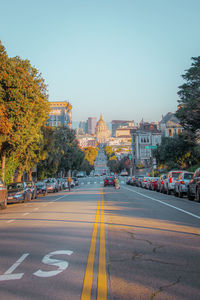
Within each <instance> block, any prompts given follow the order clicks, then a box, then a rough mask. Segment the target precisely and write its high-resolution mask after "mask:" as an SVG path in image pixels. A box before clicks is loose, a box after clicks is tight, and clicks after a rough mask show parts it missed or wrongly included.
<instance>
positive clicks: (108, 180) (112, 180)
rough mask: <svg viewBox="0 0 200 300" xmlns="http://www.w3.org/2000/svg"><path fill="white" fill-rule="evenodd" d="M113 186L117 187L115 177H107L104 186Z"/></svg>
mask: <svg viewBox="0 0 200 300" xmlns="http://www.w3.org/2000/svg"><path fill="white" fill-rule="evenodd" d="M108 185H112V186H115V178H114V177H106V178H105V179H104V186H108Z"/></svg>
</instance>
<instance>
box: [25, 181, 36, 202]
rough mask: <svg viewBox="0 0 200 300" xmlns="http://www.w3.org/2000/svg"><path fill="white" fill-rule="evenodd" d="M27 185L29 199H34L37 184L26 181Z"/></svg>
mask: <svg viewBox="0 0 200 300" xmlns="http://www.w3.org/2000/svg"><path fill="white" fill-rule="evenodd" d="M26 184H27V186H28V187H29V189H30V192H31V199H36V198H37V186H36V185H35V183H34V182H33V181H26Z"/></svg>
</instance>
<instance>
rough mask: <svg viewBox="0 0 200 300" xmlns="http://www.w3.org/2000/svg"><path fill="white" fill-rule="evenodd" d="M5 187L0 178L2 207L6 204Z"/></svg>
mask: <svg viewBox="0 0 200 300" xmlns="http://www.w3.org/2000/svg"><path fill="white" fill-rule="evenodd" d="M7 196H8V193H7V188H6V186H5V184H4V182H3V180H2V179H1V178H0V208H2V209H4V208H6V206H7Z"/></svg>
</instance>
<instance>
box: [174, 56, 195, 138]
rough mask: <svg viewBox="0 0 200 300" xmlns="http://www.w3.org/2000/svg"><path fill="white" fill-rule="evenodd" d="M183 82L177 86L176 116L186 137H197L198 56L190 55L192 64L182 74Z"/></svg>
mask: <svg viewBox="0 0 200 300" xmlns="http://www.w3.org/2000/svg"><path fill="white" fill-rule="evenodd" d="M182 78H183V79H184V80H185V83H184V84H183V85H181V86H180V87H179V91H178V95H179V100H178V103H179V108H178V110H177V111H176V116H177V117H178V119H179V120H180V123H181V125H182V126H183V128H184V129H185V130H186V132H187V135H188V138H190V139H191V140H193V139H194V138H197V137H198V135H199V130H200V56H198V57H192V66H191V67H190V68H189V69H188V70H186V73H185V74H184V75H182Z"/></svg>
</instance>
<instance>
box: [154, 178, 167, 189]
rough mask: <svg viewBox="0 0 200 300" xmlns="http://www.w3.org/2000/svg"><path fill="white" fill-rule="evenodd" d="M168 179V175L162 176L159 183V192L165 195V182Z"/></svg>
mask: <svg viewBox="0 0 200 300" xmlns="http://www.w3.org/2000/svg"><path fill="white" fill-rule="evenodd" d="M166 177H167V174H162V175H161V176H160V177H159V179H158V181H157V189H156V191H157V192H160V193H164V181H165V179H166Z"/></svg>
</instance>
